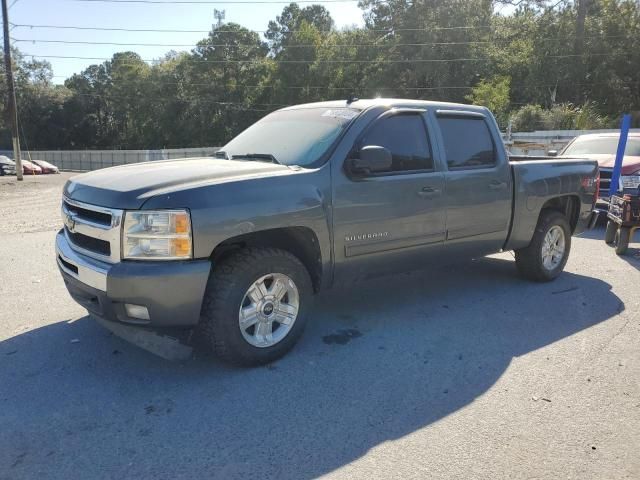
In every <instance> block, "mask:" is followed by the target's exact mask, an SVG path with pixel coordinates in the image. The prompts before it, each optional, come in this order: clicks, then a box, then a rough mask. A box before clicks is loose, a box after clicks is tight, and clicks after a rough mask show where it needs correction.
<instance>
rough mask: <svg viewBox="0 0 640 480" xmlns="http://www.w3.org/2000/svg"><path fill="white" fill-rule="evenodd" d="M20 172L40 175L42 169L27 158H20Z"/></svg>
mask: <svg viewBox="0 0 640 480" xmlns="http://www.w3.org/2000/svg"><path fill="white" fill-rule="evenodd" d="M22 173H23V174H24V175H40V174H41V173H42V169H41V168H40V167H39V166H38V165H36V164H34V163H31V162H30V161H29V160H25V159H24V158H23V159H22Z"/></svg>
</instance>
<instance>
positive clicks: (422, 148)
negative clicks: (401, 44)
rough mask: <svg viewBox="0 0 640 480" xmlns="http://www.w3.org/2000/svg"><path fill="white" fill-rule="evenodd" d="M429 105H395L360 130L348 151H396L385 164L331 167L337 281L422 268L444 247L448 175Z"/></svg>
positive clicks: (356, 152)
mask: <svg viewBox="0 0 640 480" xmlns="http://www.w3.org/2000/svg"><path fill="white" fill-rule="evenodd" d="M427 122H428V119H427V117H426V112H425V111H424V110H416V109H393V110H390V111H387V112H385V113H383V114H382V115H381V116H380V117H378V118H377V119H376V120H374V122H373V123H372V124H371V125H370V126H369V127H368V128H367V129H366V130H365V131H364V132H363V134H362V135H361V137H360V139H359V140H357V141H356V143H355V144H354V148H353V149H352V151H351V153H350V156H351V157H352V158H353V156H354V155H358V152H359V150H360V149H361V148H363V147H365V146H382V147H385V148H387V149H388V150H389V151H390V152H391V155H392V165H391V167H390V168H389V169H388V170H387V171H382V172H376V173H370V174H367V175H359V176H353V175H349V174H347V173H346V170H347V169H345V168H342V169H341V171H340V172H335V173H334V197H333V207H334V215H333V220H334V246H335V248H334V252H335V265H336V267H335V277H334V281H335V282H336V283H348V282H351V281H355V280H359V279H362V278H366V277H368V276H372V275H378V274H384V273H390V272H393V271H399V270H407V269H411V268H419V267H421V266H423V265H424V264H426V263H427V262H428V259H429V258H432V257H433V256H436V255H438V254H439V253H441V252H442V249H443V243H444V238H445V205H444V188H445V181H444V174H443V172H442V170H441V168H440V166H439V165H438V162H437V161H436V158H435V156H434V151H433V148H432V146H433V145H434V142H433V141H432V139H431V138H430V135H429V133H428V130H427Z"/></svg>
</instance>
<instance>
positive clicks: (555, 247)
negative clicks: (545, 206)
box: [516, 210, 571, 282]
mask: <svg viewBox="0 0 640 480" xmlns="http://www.w3.org/2000/svg"><path fill="white" fill-rule="evenodd" d="M556 238H557V240H554V239H556ZM570 251H571V228H570V226H569V222H568V221H567V218H566V217H565V216H564V215H563V214H562V213H560V212H558V211H555V210H543V211H542V212H540V218H539V219H538V224H537V225H536V229H535V231H534V233H533V238H532V239H531V243H530V244H529V246H528V247H526V248H522V249H520V250H516V266H517V268H518V271H519V272H520V274H521V275H522V276H523V277H525V278H527V279H529V280H534V281H536V282H549V281H551V280H554V279H556V278H557V277H558V275H560V274H561V273H562V270H563V269H564V267H565V265H566V264H567V260H568V259H569V252H570Z"/></svg>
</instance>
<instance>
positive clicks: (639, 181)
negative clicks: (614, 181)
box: [620, 173, 640, 188]
mask: <svg viewBox="0 0 640 480" xmlns="http://www.w3.org/2000/svg"><path fill="white" fill-rule="evenodd" d="M620 180H621V181H622V186H623V187H624V188H638V187H640V173H638V174H636V175H623V176H621V177H620Z"/></svg>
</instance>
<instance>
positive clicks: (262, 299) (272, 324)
mask: <svg viewBox="0 0 640 480" xmlns="http://www.w3.org/2000/svg"><path fill="white" fill-rule="evenodd" d="M299 309H300V295H299V293H298V287H296V284H295V283H294V282H293V280H292V279H291V278H289V277H288V276H287V275H284V274H282V273H270V274H268V275H265V276H263V277H260V278H259V279H258V280H256V281H255V282H253V284H252V285H251V286H250V287H249V289H248V290H247V293H245V294H244V298H243V300H242V304H241V305H240V311H239V315H238V324H239V326H240V331H241V332H242V336H243V337H244V339H245V340H246V341H247V342H249V343H250V344H251V345H253V346H254V347H260V348H266V347H272V346H273V345H275V344H276V343H278V342H280V341H282V340H283V339H284V338H285V337H286V336H287V335H288V334H289V332H290V331H291V328H292V327H293V324H294V323H295V321H296V318H297V317H298V311H299Z"/></svg>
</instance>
